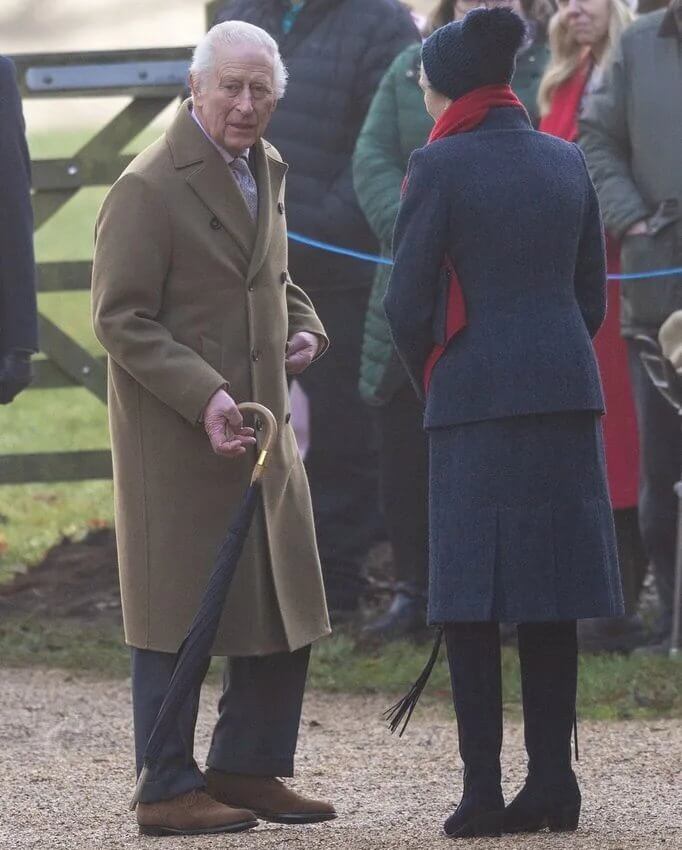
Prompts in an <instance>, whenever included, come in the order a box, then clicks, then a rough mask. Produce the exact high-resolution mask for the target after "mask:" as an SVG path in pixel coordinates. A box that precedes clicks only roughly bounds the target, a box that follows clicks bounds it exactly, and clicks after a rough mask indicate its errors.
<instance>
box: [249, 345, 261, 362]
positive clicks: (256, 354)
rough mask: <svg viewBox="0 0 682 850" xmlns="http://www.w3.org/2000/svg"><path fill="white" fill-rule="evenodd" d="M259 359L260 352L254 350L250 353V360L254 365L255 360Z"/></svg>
mask: <svg viewBox="0 0 682 850" xmlns="http://www.w3.org/2000/svg"><path fill="white" fill-rule="evenodd" d="M259 358H260V350H259V349H257V348H254V349H253V351H252V352H251V359H252V360H253V362H254V363H255V362H256V360H258V359H259Z"/></svg>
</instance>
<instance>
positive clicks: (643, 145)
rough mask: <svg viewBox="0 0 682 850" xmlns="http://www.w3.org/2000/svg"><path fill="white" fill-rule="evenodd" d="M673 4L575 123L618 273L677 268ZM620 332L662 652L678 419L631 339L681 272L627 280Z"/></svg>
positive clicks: (679, 131)
mask: <svg viewBox="0 0 682 850" xmlns="http://www.w3.org/2000/svg"><path fill="white" fill-rule="evenodd" d="M681 91H682V0H672V2H671V3H670V4H669V6H668V8H667V9H666V10H665V11H664V10H661V11H658V12H652V13H651V14H649V15H646V16H644V17H642V18H640V19H639V20H637V21H635V23H634V24H632V26H630V27H629V28H628V29H627V30H626V31H625V33H623V37H622V38H621V40H620V42H619V43H618V44H617V45H616V47H615V49H614V51H613V55H612V60H611V63H610V65H609V66H608V68H607V69H606V72H605V74H604V76H603V78H602V80H601V83H600V84H599V86H598V87H597V88H596V89H595V90H594V92H593V93H592V95H591V97H590V98H589V99H588V101H587V103H586V106H585V110H584V111H583V113H582V115H581V118H580V124H579V129H580V140H581V144H582V146H583V150H584V151H585V157H586V158H587V163H588V165H589V167H590V171H591V173H592V176H593V177H594V183H595V186H596V187H597V191H598V193H599V199H600V201H601V206H602V210H603V213H604V221H605V223H606V226H607V227H608V229H609V231H610V232H611V233H613V234H614V235H615V236H617V237H618V238H619V239H620V240H621V261H622V269H623V272H624V273H625V274H638V273H643V272H644V273H646V272H650V271H655V270H657V269H658V270H662V269H669V268H675V267H677V266H681V265H682V168H680V150H681V148H682V145H681V144H680V142H681V141H682V97H681V96H680V92H681ZM620 307H621V312H620V318H621V333H622V335H623V337H625V341H626V345H627V348H628V360H629V366H630V378H631V380H632V389H633V394H634V399H635V408H636V410H637V420H638V425H639V452H640V454H639V460H640V470H639V472H640V476H639V525H640V529H641V532H642V539H643V541H644V548H645V550H646V553H647V555H648V556H649V560H650V562H651V565H652V568H653V573H654V576H655V579H656V588H657V590H658V597H659V602H660V621H659V629H658V631H659V635H660V639H661V640H660V642H659V643H657V644H654V645H652V646H650V647H648V648H645V647H642V648H641V649H640V650H639V651H640V652H646V651H649V652H654V653H667V652H668V650H669V649H670V635H671V629H672V622H673V607H674V596H675V557H676V547H677V533H678V531H677V496H676V495H675V491H674V487H675V483H676V482H677V478H678V475H679V463H680V454H681V453H682V432H681V431H680V423H679V416H678V415H677V414H676V412H675V410H674V409H673V408H672V407H671V405H669V404H668V403H667V402H666V400H665V399H664V398H663V397H662V396H661V394H660V393H659V392H658V390H657V389H656V387H654V385H653V383H652V382H651V380H650V379H649V375H648V374H647V371H646V369H645V368H644V365H643V363H642V361H641V359H640V357H639V350H638V343H637V339H636V338H637V336H639V335H640V334H644V335H646V336H652V337H656V336H657V334H658V333H659V331H660V329H661V326H662V324H663V322H665V320H666V319H667V318H668V316H669V315H670V314H671V313H673V312H675V311H676V310H680V309H682V275H670V276H668V275H665V276H663V277H659V278H657V279H656V280H648V281H647V280H627V281H624V282H623V284H622V287H621V301H620Z"/></svg>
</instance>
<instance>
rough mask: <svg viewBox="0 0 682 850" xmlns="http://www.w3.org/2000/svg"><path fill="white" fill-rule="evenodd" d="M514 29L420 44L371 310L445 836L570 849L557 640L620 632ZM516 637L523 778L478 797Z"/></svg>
mask: <svg viewBox="0 0 682 850" xmlns="http://www.w3.org/2000/svg"><path fill="white" fill-rule="evenodd" d="M523 38H524V25H523V22H522V21H521V19H520V18H519V17H518V16H516V15H515V14H514V13H513V12H512V11H510V10H508V9H492V10H489V11H488V10H485V9H478V10H475V11H473V12H471V13H470V14H469V15H467V17H466V18H465V19H464V21H463V22H461V23H452V24H448V26H446V27H443V28H442V29H440V30H438V31H437V32H435V33H434V34H433V35H432V36H431V37H430V38H429V39H427V41H426V42H425V44H424V48H423V51H422V63H423V71H422V86H423V87H424V89H425V100H426V104H427V108H428V111H429V113H430V114H431V115H432V116H433V117H434V118H437V119H438V120H437V122H436V125H435V127H434V129H433V131H432V133H431V136H430V140H429V141H430V143H429V144H428V145H427V146H426V147H424V148H422V149H421V150H418V151H416V152H415V153H414V154H413V155H412V158H411V160H410V165H409V170H408V176H407V179H406V186H405V190H404V198H403V203H402V206H401V210H400V213H399V215H398V220H397V223H396V230H395V238H394V256H395V268H394V271H393V274H392V277H391V280H390V282H389V287H388V292H387V295H386V298H385V301H384V304H385V308H386V313H387V315H388V320H389V323H390V326H391V331H392V333H393V338H394V341H395V344H396V347H397V350H398V353H399V355H400V357H401V358H402V361H403V363H404V364H405V367H406V369H407V371H408V373H409V375H410V377H411V380H412V382H413V384H414V386H415V388H416V389H417V391H418V392H419V393H420V395H421V396H422V398H424V400H425V404H426V416H425V426H426V429H427V432H428V439H429V452H430V577H429V622H430V623H431V624H438V625H440V626H442V627H443V631H444V634H445V638H446V644H447V651H448V659H449V664H450V673H451V679H452V685H453V693H454V702H455V710H456V714H457V723H458V728H459V746H460V754H461V756H462V759H463V761H464V794H463V797H462V801H461V803H460V805H459V807H458V808H457V810H456V811H455V813H454V814H453V815H452V816H451V817H450V818H449V819H448V820H447V821H446V823H445V831H446V833H447V834H448V835H450V836H452V837H467V836H473V835H497V834H499V833H500V831H501V830H505V831H507V832H521V831H536V830H539V829H542V828H543V827H546V826H549V828H550V829H552V830H555V829H556V830H558V829H562V830H564V829H565V830H569V829H575V828H577V825H578V819H579V814H580V791H579V788H578V784H577V781H576V778H575V775H574V773H573V770H572V766H571V729H572V726H573V724H574V719H575V702H576V680H577V658H578V650H577V639H576V621H577V620H578V619H580V618H584V617H602V616H603V617H607V616H615V615H619V614H622V612H623V600H622V592H621V587H620V579H619V573H618V562H617V556H616V545H615V534H614V528H613V519H612V513H611V508H610V504H609V495H608V488H607V482H606V472H605V464H604V448H603V441H602V434H601V426H600V417H601V415H602V414H603V399H602V391H601V385H600V380H599V373H598V370H597V364H596V361H595V354H594V349H593V347H592V341H591V340H592V338H593V337H594V335H595V334H596V332H597V330H598V329H599V327H600V325H601V323H602V321H603V318H604V313H605V307H606V304H605V291H606V274H605V256H604V236H603V231H602V226H601V219H600V212H599V205H598V201H597V197H596V193H595V190H594V187H593V185H592V183H591V181H590V178H589V176H588V173H587V169H586V166H585V162H584V159H583V156H582V154H581V152H580V150H579V149H578V147H577V146H575V145H573V144H571V143H568V142H565V141H563V140H561V139H557V138H553V137H551V136H548V135H545V134H541V133H538V132H537V131H535V130H533V129H532V127H531V125H530V121H529V119H528V115H527V113H526V112H525V110H524V109H523V107H522V105H521V103H520V101H518V99H517V98H516V97H515V96H514V94H513V93H512V91H511V89H510V87H509V85H508V84H509V82H510V80H511V78H512V74H513V70H514V61H515V55H516V52H517V50H518V48H519V47H520V45H521V44H522V42H523ZM510 622H511V623H516V624H518V643H519V655H520V660H521V676H522V687H523V711H524V722H525V740H526V748H527V751H528V756H529V762H528V776H527V779H526V783H525V785H524V787H523V789H522V790H521V791H520V793H519V794H518V796H517V797H516V798H515V800H514V801H513V802H512V803H511V804H510V805H509V806H508V807H507V808H506V809H505V807H504V801H503V797H502V790H501V785H500V776H501V769H500V748H501V744H502V697H501V675H500V638H499V624H500V623H510Z"/></svg>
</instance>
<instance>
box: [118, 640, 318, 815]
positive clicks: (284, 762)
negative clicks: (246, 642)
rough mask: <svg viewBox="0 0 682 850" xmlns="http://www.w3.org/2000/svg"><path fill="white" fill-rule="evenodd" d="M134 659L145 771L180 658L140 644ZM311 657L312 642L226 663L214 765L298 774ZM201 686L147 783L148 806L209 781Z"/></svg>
mask: <svg viewBox="0 0 682 850" xmlns="http://www.w3.org/2000/svg"><path fill="white" fill-rule="evenodd" d="M131 659H132V666H131V672H132V692H133V719H134V724H135V756H136V764H137V773H138V775H139V773H140V771H141V770H142V763H143V758H144V750H145V747H146V746H147V740H148V739H149V736H150V734H151V731H152V729H153V728H154V723H155V721H156V716H157V714H158V711H159V708H160V707H161V703H162V702H163V698H164V696H165V695H166V690H167V688H168V683H169V682H170V678H171V676H172V674H173V667H174V665H175V655H174V654H173V653H168V652H156V651H155V650H150V649H137V648H133V649H132V650H131ZM309 659H310V647H309V646H306V647H304V648H303V649H299V650H297V651H296V652H280V653H276V654H275V655H265V656H257V657H256V656H254V657H248V658H230V659H228V660H227V662H226V666H225V679H224V692H223V695H222V697H221V699H220V703H219V706H218V722H217V723H216V726H215V730H214V732H213V739H212V742H211V749H210V751H209V754H208V758H207V760H206V761H207V765H208V767H211V768H213V769H214V770H220V771H223V772H224V773H243V774H251V775H255V776H292V775H293V770H294V753H295V751H296V743H297V740H298V728H299V723H300V719H301V706H302V704H303V692H304V690H305V682H306V676H307V672H308V661H309ZM207 667H208V664H207ZM200 690H201V688H200V687H198V688H196V690H195V691H194V692H193V693H191V694H190V696H189V697H188V699H187V700H186V701H185V704H184V706H183V708H182V710H181V711H180V713H179V715H178V718H177V721H176V724H175V729H174V732H173V734H172V735H170V736H169V738H168V740H167V742H166V745H165V746H164V748H163V751H162V755H161V758H160V759H159V762H158V763H157V764H156V765H154V767H153V769H152V771H151V774H150V777H149V779H148V781H147V783H146V784H145V787H144V790H143V793H142V798H141V799H142V802H143V803H153V802H156V801H158V800H169V799H171V798H173V797H177V796H179V795H180V794H186V793H187V792H188V791H191V790H192V789H194V788H203V787H204V786H205V782H204V777H203V774H202V773H201V771H200V770H199V767H198V766H197V763H196V761H195V759H194V727H195V725H196V722H197V713H198V710H199V693H200Z"/></svg>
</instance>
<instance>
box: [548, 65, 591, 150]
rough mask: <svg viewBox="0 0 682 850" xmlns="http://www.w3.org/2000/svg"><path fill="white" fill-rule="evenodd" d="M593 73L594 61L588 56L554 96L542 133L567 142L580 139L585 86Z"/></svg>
mask: <svg viewBox="0 0 682 850" xmlns="http://www.w3.org/2000/svg"><path fill="white" fill-rule="evenodd" d="M591 72H592V59H591V58H590V56H589V55H587V56H586V57H585V58H584V59H583V61H582V62H581V63H580V65H579V67H578V69H577V71H576V72H575V73H574V74H572V75H571V76H570V77H569V78H568V79H567V80H565V81H564V82H563V83H562V84H561V85H560V86H558V87H557V89H556V91H555V92H554V94H553V95H552V102H551V104H550V107H549V112H548V113H547V114H546V115H545V116H544V117H543V119H542V121H541V122H540V126H539V128H538V129H539V130H540V132H541V133H549V135H550V136H558V137H559V138H560V139H566V141H567V142H574V141H575V140H576V139H577V138H578V115H579V114H580V103H581V101H582V99H583V95H584V94H585V86H586V85H587V81H588V79H589V78H590V73H591Z"/></svg>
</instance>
